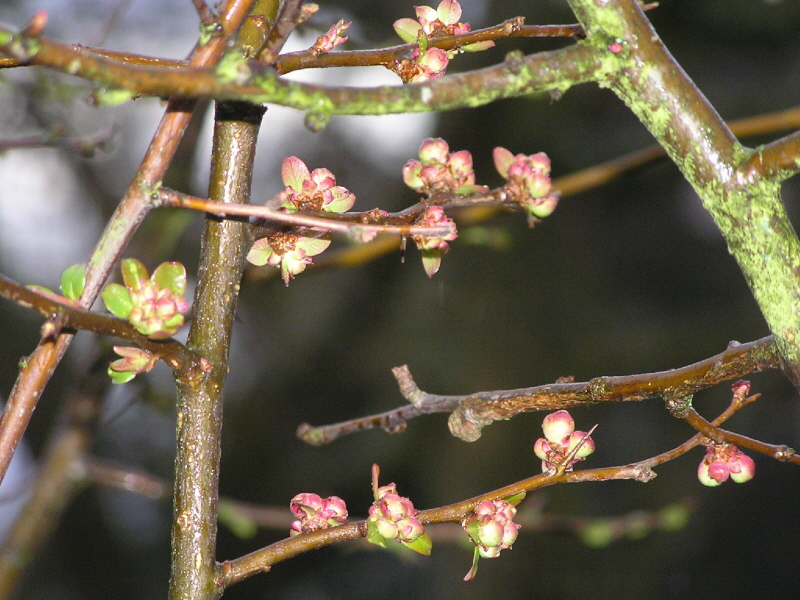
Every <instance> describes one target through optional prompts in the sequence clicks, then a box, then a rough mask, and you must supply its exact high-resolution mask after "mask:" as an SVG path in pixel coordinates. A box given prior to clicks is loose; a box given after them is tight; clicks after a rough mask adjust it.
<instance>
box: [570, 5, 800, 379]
mask: <svg viewBox="0 0 800 600" xmlns="http://www.w3.org/2000/svg"><path fill="white" fill-rule="evenodd" d="M569 3H570V6H571V7H572V9H573V10H574V11H575V14H576V16H577V17H578V20H579V21H580V22H581V24H582V25H583V27H584V29H585V31H586V34H587V38H586V40H585V41H584V42H582V43H583V44H585V45H586V46H587V47H592V48H594V51H595V55H596V56H597V57H604V71H605V72H604V74H603V75H601V76H600V77H599V79H598V82H599V83H600V85H602V86H607V87H610V88H611V89H612V90H613V91H614V92H615V93H616V94H617V95H618V96H619V97H620V98H621V99H622V100H623V101H624V102H625V103H626V104H627V105H628V106H629V107H630V108H631V110H633V112H634V113H635V114H636V116H637V117H638V118H639V120H640V121H641V122H642V123H643V124H644V125H645V126H646V127H647V128H648V129H649V130H650V132H651V133H652V134H653V135H654V136H655V137H656V139H657V140H658V141H659V143H660V144H661V145H662V146H664V148H665V149H666V151H667V153H668V154H669V156H670V158H672V160H673V161H675V163H676V164H677V165H678V168H679V169H680V170H681V172H682V173H683V175H684V177H686V179H687V180H688V181H689V182H690V183H691V184H692V186H693V187H694V189H695V190H696V191H697V193H698V194H699V195H700V198H701V200H702V202H703V206H705V207H706V209H708V211H709V212H710V213H711V215H712V217H713V218H714V221H715V222H716V224H717V226H718V227H719V228H720V231H721V232H722V235H723V236H724V237H725V240H726V241H727V243H728V250H729V251H730V253H731V254H732V255H733V256H734V257H735V258H736V260H737V262H738V263H739V267H740V268H741V270H742V273H743V274H744V276H745V278H746V280H747V282H748V284H749V286H750V289H751V291H752V292H753V296H754V297H755V299H756V301H757V302H758V305H759V307H760V309H761V312H762V313H763V315H764V317H765V319H766V321H767V323H768V325H769V327H770V330H771V331H772V333H773V335H774V336H775V344H776V346H777V347H778V350H779V351H780V354H781V357H782V361H783V368H784V371H785V372H786V374H787V375H788V376H789V378H790V379H791V380H792V382H793V383H794V384H795V387H796V388H798V389H800V241H798V239H797V235H796V234H795V232H794V229H793V228H792V225H791V223H790V222H789V219H788V217H787V215H786V211H785V210H784V207H783V204H782V203H781V198H780V186H779V180H780V179H782V178H783V177H785V176H786V175H787V174H788V172H789V171H790V170H791V168H790V167H789V162H790V155H791V154H792V153H796V152H797V151H798V139H800V138H797V137H796V136H790V137H789V138H787V139H786V140H785V141H784V142H782V143H779V144H778V145H777V146H775V147H774V148H773V149H768V150H762V151H761V152H762V154H764V152H766V156H767V157H768V158H769V159H770V163H769V164H768V165H766V168H765V169H764V171H765V173H760V172H759V171H758V169H754V168H753V161H754V160H755V162H756V163H757V162H758V161H759V159H757V158H756V159H753V155H754V153H753V151H751V150H749V149H747V148H744V147H743V146H741V145H740V144H739V142H738V141H737V140H736V138H735V137H734V136H733V134H732V133H731V132H730V130H729V129H728V128H727V127H726V125H725V123H724V122H723V121H722V119H721V118H720V117H719V115H718V114H717V113H716V112H715V111H714V109H713V107H712V106H711V105H710V104H709V102H708V101H707V100H706V98H705V97H704V96H703V95H702V94H701V93H700V91H699V90H698V89H697V87H695V85H694V84H693V83H692V81H691V80H690V79H689V77H688V76H687V75H686V73H684V72H683V70H682V69H681V68H680V66H679V65H678V64H677V63H676V62H675V60H674V59H673V57H672V56H671V55H670V54H669V52H668V51H667V49H666V47H664V45H663V44H662V42H661V40H660V38H659V37H658V35H657V34H656V32H655V31H654V30H653V28H652V27H651V26H650V23H649V22H648V20H647V18H646V17H645V16H644V14H643V13H642V11H641V9H640V7H639V5H638V4H637V3H636V2H635V0H614V1H609V0H602V1H601V0H569ZM784 153H785V154H786V156H782V155H783V154H784ZM793 168H795V169H796V167H793Z"/></svg>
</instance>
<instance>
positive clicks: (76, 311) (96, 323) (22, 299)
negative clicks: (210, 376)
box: [0, 275, 206, 381]
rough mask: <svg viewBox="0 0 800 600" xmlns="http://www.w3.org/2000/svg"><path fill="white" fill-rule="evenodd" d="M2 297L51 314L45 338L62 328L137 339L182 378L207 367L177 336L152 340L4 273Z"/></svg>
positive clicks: (121, 322) (124, 324)
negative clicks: (176, 338) (60, 300)
mask: <svg viewBox="0 0 800 600" xmlns="http://www.w3.org/2000/svg"><path fill="white" fill-rule="evenodd" d="M0 297H2V298H6V299H7V300H11V301H12V302H16V303H17V304H19V305H20V306H22V307H24V308H29V309H31V310H35V311H36V312H38V313H39V314H41V315H43V316H44V317H45V318H47V319H48V320H47V321H46V322H45V326H44V327H43V328H42V330H43V337H45V338H53V337H55V336H57V335H59V333H60V331H61V330H69V331H78V330H84V331H91V332H94V333H97V334H99V335H106V336H109V337H115V338H120V339H123V340H128V341H129V342H133V343H134V344H136V345H137V346H139V347H141V348H144V349H145V350H147V351H148V352H150V353H151V354H153V355H155V356H158V357H159V358H160V359H161V360H163V361H164V362H165V363H166V364H167V365H168V366H169V367H170V368H171V369H172V370H173V372H174V373H175V376H176V377H178V378H180V379H186V378H189V379H190V380H192V381H193V380H194V374H196V373H202V372H203V371H204V370H206V367H205V366H204V362H203V359H202V358H201V357H200V356H199V355H198V354H195V353H194V352H191V351H190V350H188V349H187V348H186V346H184V345H183V344H181V343H180V342H176V341H175V340H173V339H169V340H151V339H150V338H148V337H146V336H144V335H142V334H141V333H139V332H138V331H136V329H134V327H133V325H131V324H130V323H128V322H127V321H124V320H122V319H118V318H117V317H113V316H111V315H105V314H101V313H96V312H90V311H88V310H84V309H82V308H78V307H77V305H75V304H74V303H70V301H69V300H67V299H66V298H64V299H63V302H59V301H58V300H56V299H54V298H53V297H50V295H43V294H42V293H40V292H38V291H35V290H31V289H28V288H26V287H24V286H22V285H20V284H19V283H17V282H15V281H12V280H11V279H8V278H7V277H6V276H4V275H0ZM28 360H30V359H28Z"/></svg>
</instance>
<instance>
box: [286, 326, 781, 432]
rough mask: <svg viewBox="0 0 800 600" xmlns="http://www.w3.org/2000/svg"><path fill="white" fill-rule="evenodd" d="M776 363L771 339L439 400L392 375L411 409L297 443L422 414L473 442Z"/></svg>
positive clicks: (392, 427) (407, 377)
mask: <svg viewBox="0 0 800 600" xmlns="http://www.w3.org/2000/svg"><path fill="white" fill-rule="evenodd" d="M779 362H780V360H779V357H778V354H777V350H776V348H775V346H774V343H773V339H772V336H769V337H765V338H762V339H760V340H757V341H755V342H750V343H748V344H731V345H730V346H728V348H727V350H725V351H724V352H722V353H720V354H717V355H716V356H712V357H711V358H707V359H705V360H702V361H700V362H697V363H694V364H692V365H688V366H685V367H682V368H679V369H673V370H670V371H660V372H657V373H643V374H640V375H627V376H619V377H597V378H595V379H592V380H591V381H588V382H585V383H575V382H567V383H553V384H548V385H541V386H536V387H532V388H524V389H518V390H502V391H491V392H478V393H475V394H469V395H466V396H441V395H436V394H429V393H427V392H423V391H422V390H420V389H419V387H417V384H416V383H415V382H414V380H413V378H412V377H411V374H410V372H409V371H408V367H405V366H403V367H398V368H396V369H394V375H395V377H396V378H397V381H398V384H399V385H400V391H401V393H402V394H403V396H404V397H405V398H407V399H408V400H409V401H410V402H411V404H409V405H407V406H402V407H400V408H397V409H394V410H391V411H387V412H385V413H381V414H378V415H371V416H368V417H362V418H360V419H353V420H352V421H346V422H344V423H337V424H334V425H326V426H322V427H313V426H311V425H308V424H307V423H304V424H302V425H301V426H300V427H299V428H298V431H297V435H298V437H300V438H301V439H302V440H304V441H306V442H308V443H309V444H312V445H321V444H327V443H330V442H332V441H333V440H335V439H336V438H338V437H341V436H343V435H347V434H350V433H355V432H357V431H363V430H365V429H372V428H374V427H381V428H383V429H385V430H387V431H388V432H390V433H394V432H398V431H402V430H403V429H405V426H406V422H407V421H408V420H409V419H412V418H414V417H418V416H420V415H423V414H430V413H439V412H450V413H452V414H451V415H450V420H449V425H450V432H451V433H452V434H453V435H454V436H456V437H458V438H461V439H462V440H465V441H475V440H477V439H478V438H479V437H480V435H481V429H482V428H483V427H485V426H487V425H489V424H491V423H492V422H494V421H498V420H507V419H511V418H512V417H514V416H516V415H518V414H520V413H524V412H531V411H536V410H558V409H562V408H570V407H574V406H582V405H586V404H594V403H597V402H627V401H639V400H644V399H647V398H656V397H662V396H665V395H672V396H687V395H691V394H694V393H695V392H697V391H699V390H701V389H704V388H707V387H711V386H713V385H717V384H718V383H721V382H723V381H728V380H730V379H735V378H738V377H742V376H744V375H746V374H748V373H752V372H755V371H762V370H765V369H774V368H777V367H778V366H779Z"/></svg>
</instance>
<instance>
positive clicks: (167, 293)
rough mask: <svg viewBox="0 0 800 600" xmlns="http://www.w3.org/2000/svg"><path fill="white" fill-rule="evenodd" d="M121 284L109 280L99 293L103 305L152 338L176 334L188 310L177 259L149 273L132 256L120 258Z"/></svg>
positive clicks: (184, 274)
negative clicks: (109, 282) (122, 283)
mask: <svg viewBox="0 0 800 600" xmlns="http://www.w3.org/2000/svg"><path fill="white" fill-rule="evenodd" d="M121 267H122V279H123V281H124V283H125V285H124V286H122V285H120V284H118V283H111V284H109V285H107V286H106V287H105V289H104V290H103V292H102V294H101V296H102V298H103V302H104V303H105V305H106V308H108V310H110V311H111V312H112V313H113V314H115V315H116V316H118V317H120V318H122V319H127V320H128V321H129V322H130V324H131V325H133V326H134V327H135V328H136V330H137V331H138V332H139V333H141V334H143V335H146V336H147V337H149V338H151V339H154V340H163V339H166V338H169V337H172V336H173V335H175V334H176V333H177V332H178V330H179V329H180V328H181V326H182V325H183V322H184V317H183V314H182V313H184V312H186V311H187V310H188V309H189V305H188V303H187V302H186V300H184V299H183V293H184V292H185V291H186V269H185V268H184V266H183V265H182V264H180V263H177V262H166V263H162V264H161V265H159V266H158V268H157V269H156V270H155V271H154V272H153V275H152V276H148V273H147V269H146V268H145V267H144V265H143V264H142V263H141V262H139V261H138V260H136V259H134V258H127V259H124V260H123V261H122V265H121Z"/></svg>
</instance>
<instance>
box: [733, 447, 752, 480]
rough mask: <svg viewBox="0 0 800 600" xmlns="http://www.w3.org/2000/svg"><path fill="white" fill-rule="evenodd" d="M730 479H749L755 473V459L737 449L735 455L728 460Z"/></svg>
mask: <svg viewBox="0 0 800 600" xmlns="http://www.w3.org/2000/svg"><path fill="white" fill-rule="evenodd" d="M728 464H729V467H730V470H731V479H733V481H734V482H736V483H744V482H746V481H750V480H751V479H752V478H753V477H754V476H755V474H756V463H755V461H754V460H753V459H752V458H750V457H749V456H747V454H745V453H744V452H742V451H741V450H737V454H736V457H735V458H734V460H733V461H731V462H729V463H728Z"/></svg>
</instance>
